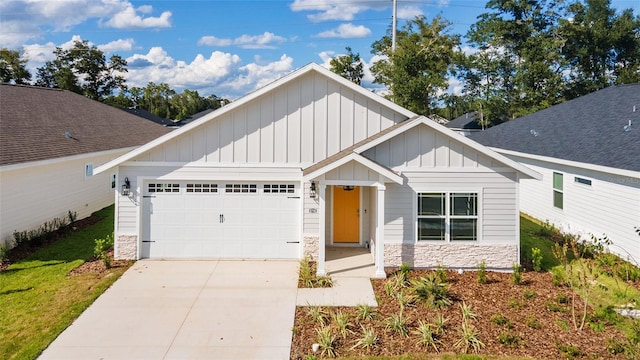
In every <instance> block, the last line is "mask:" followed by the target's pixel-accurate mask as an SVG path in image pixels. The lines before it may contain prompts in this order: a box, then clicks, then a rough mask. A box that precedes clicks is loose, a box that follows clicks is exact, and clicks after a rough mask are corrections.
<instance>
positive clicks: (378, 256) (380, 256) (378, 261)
mask: <svg viewBox="0 0 640 360" xmlns="http://www.w3.org/2000/svg"><path fill="white" fill-rule="evenodd" d="M385 189H386V188H385V186H384V184H380V185H378V191H377V193H376V205H377V207H376V217H377V219H376V249H375V252H376V253H375V261H374V262H375V265H376V274H375V277H376V278H381V279H384V278H386V277H387V274H386V273H385V272H384V191H385Z"/></svg>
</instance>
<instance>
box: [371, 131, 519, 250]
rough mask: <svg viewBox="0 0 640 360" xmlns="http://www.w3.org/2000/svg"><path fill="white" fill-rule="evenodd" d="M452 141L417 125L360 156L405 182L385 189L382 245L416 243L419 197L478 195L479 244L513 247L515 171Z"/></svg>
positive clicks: (516, 224)
mask: <svg viewBox="0 0 640 360" xmlns="http://www.w3.org/2000/svg"><path fill="white" fill-rule="evenodd" d="M455 136H461V135H455ZM455 136H454V137H449V136H446V135H444V134H441V133H438V132H436V131H435V130H433V129H431V128H429V127H427V126H425V125H420V126H418V127H416V128H414V129H411V130H409V131H406V132H404V133H402V134H399V135H398V136H395V137H393V138H392V139H390V140H388V141H386V142H384V143H381V144H379V145H377V146H375V147H374V148H372V149H369V150H367V151H366V152H365V153H364V155H365V156H367V157H369V158H370V159H371V160H373V161H376V162H377V163H379V164H381V165H384V166H387V167H389V168H391V169H393V170H395V171H398V172H401V173H402V176H403V177H404V178H405V179H406V180H405V183H404V184H403V185H397V184H387V190H386V192H385V207H386V213H385V242H390V243H392V242H395V243H414V242H415V241H416V223H417V222H416V212H417V210H416V209H415V207H416V206H417V205H416V201H417V193H418V192H424V191H478V192H479V196H480V199H479V201H480V204H479V205H480V206H481V208H480V209H479V217H480V219H479V220H480V226H481V229H480V240H479V243H493V244H507V243H508V244H514V243H516V244H517V239H518V238H519V234H518V221H519V218H518V209H517V183H518V179H517V175H516V172H515V170H513V169H510V168H507V167H506V166H504V165H503V164H501V163H498V162H495V161H493V160H492V159H490V158H489V157H487V156H486V155H483V154H481V153H479V152H478V151H476V150H474V149H471V148H470V147H468V146H465V145H464V144H462V143H461V142H459V141H457V140H456V138H455Z"/></svg>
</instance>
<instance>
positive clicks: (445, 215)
mask: <svg viewBox="0 0 640 360" xmlns="http://www.w3.org/2000/svg"><path fill="white" fill-rule="evenodd" d="M418 240H422V241H429V240H431V241H476V240H478V194H477V193H471V192H434V193H418Z"/></svg>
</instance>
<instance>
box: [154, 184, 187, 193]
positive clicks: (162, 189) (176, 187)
mask: <svg viewBox="0 0 640 360" xmlns="http://www.w3.org/2000/svg"><path fill="white" fill-rule="evenodd" d="M147 191H148V192H150V193H179V192H180V184H168V183H151V184H149V185H148V186H147Z"/></svg>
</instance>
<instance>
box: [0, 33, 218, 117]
mask: <svg viewBox="0 0 640 360" xmlns="http://www.w3.org/2000/svg"><path fill="white" fill-rule="evenodd" d="M54 55H55V59H54V60H52V61H48V62H46V63H45V64H44V65H43V66H42V67H40V68H38V69H37V71H36V79H35V81H34V82H33V83H31V76H32V75H31V73H30V72H29V71H28V70H27V69H26V63H27V60H26V59H24V58H23V57H21V56H20V53H19V52H18V51H15V50H9V49H0V82H6V83H11V82H13V83H15V84H23V85H35V86H41V87H49V88H59V89H64V90H69V91H72V92H75V93H78V94H81V95H84V96H86V97H88V98H90V99H93V100H97V101H101V102H104V103H106V104H109V105H112V106H115V107H119V108H140V109H144V110H147V111H149V112H151V113H152V114H154V115H156V116H160V117H162V118H165V119H171V120H182V119H185V118H187V117H189V116H191V115H193V114H195V113H198V112H200V111H203V110H207V109H217V108H219V107H221V106H223V105H225V104H228V103H229V100H227V99H223V98H219V97H217V96H216V95H210V96H207V97H202V96H200V94H198V91H196V90H189V89H186V90H184V91H183V92H182V93H177V92H176V91H175V90H173V89H171V88H170V87H169V85H168V84H165V83H161V84H155V83H153V82H149V83H148V84H147V86H146V87H144V88H140V87H131V88H129V87H128V86H127V84H126V80H125V79H124V76H123V74H124V73H126V72H127V61H126V60H124V59H123V58H122V57H120V56H119V55H112V56H111V57H110V58H109V59H107V58H106V56H105V55H104V53H103V52H102V51H101V50H100V49H98V48H97V47H96V46H94V45H90V44H89V42H88V41H87V40H83V41H78V40H76V41H75V42H74V43H73V46H72V47H71V48H69V49H68V50H65V49H62V48H60V47H57V48H56V49H55V50H54Z"/></svg>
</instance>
